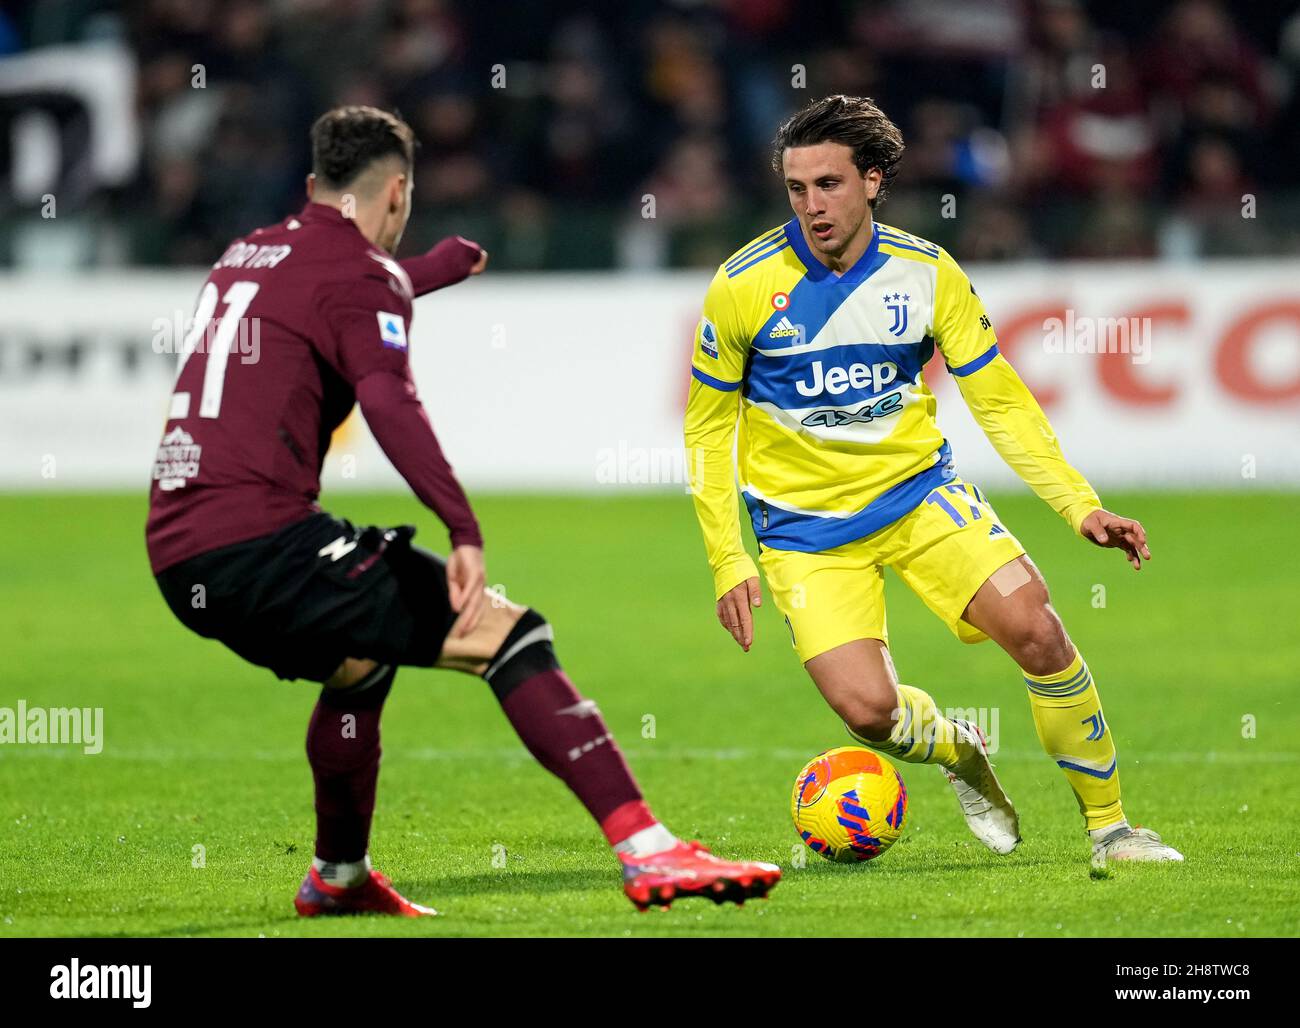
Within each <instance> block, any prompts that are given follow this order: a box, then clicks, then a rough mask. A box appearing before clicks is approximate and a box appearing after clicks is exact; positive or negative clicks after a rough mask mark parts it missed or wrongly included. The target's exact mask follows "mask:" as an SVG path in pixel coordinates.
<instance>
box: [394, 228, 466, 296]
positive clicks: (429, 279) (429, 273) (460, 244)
mask: <svg viewBox="0 0 1300 1028" xmlns="http://www.w3.org/2000/svg"><path fill="white" fill-rule="evenodd" d="M482 253H483V248H482V247H481V246H479V245H478V243H472V242H470V241H469V240H468V239H465V238H463V237H461V236H450V237H448V238H447V239H444V240H442V242H440V243H438V244H437V245H436V246H435V247H434V248H433V249H432V250H430V251H429V252H428V253H423V254H420V256H418V257H407V258H406V259H405V260H403V261H399V262H398V263H399V264H401V266H402V270H403V271H405V272H406V274H407V276H408V277H409V278H410V280H411V288H412V289H413V290H414V291H415V295H416V296H423V295H424V294H425V293H432V292H433V291H434V290H435V289H442V288H444V287H445V286H454V285H455V284H456V283H457V282H461V281H463V280H464V279H466V278H468V277H469V272H470V269H471V268H472V267H474V264H475V263H476V262H477V261H478V259H479V257H480V256H481V255H482Z"/></svg>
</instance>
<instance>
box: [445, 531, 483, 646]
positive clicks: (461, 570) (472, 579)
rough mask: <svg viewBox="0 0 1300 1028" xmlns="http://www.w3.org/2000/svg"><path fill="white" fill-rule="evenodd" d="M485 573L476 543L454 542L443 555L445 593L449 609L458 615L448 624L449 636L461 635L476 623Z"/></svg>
mask: <svg viewBox="0 0 1300 1028" xmlns="http://www.w3.org/2000/svg"><path fill="white" fill-rule="evenodd" d="M486 575H487V573H486V572H485V571H484V570H483V550H482V549H481V548H480V547H478V546H457V547H456V548H455V549H454V550H452V551H451V556H450V557H448V558H447V593H448V595H449V596H450V598H451V609H452V610H454V611H455V612H456V613H457V614H458V615H460V616H459V617H458V618H456V623H455V624H454V625H452V626H451V634H452V635H453V636H456V637H457V638H463V637H464V636H467V635H469V633H470V632H472V631H474V626H475V625H477V624H478V619H479V617H480V616H481V615H482V613H483V604H484V602H485V601H486V599H487V593H486V592H485V591H484V589H483V586H484V583H485V582H486V581H487V577H486Z"/></svg>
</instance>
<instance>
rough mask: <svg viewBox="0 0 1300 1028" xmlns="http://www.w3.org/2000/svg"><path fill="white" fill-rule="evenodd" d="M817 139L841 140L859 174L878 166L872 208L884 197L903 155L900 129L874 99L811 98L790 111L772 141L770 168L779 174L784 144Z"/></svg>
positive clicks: (816, 141) (813, 142) (813, 143)
mask: <svg viewBox="0 0 1300 1028" xmlns="http://www.w3.org/2000/svg"><path fill="white" fill-rule="evenodd" d="M819 143H842V144H844V145H845V146H847V147H848V148H849V149H851V150H852V151H853V164H854V166H855V167H856V168H857V169H858V171H859V172H861V173H862V174H866V173H867V172H868V171H869V170H870V169H872V168H879V169H880V174H881V175H882V176H884V178H883V179H882V181H881V183H880V190H879V191H878V192H877V193H876V197H875V199H874V200H871V201H870V204H871V206H872V207H873V208H874V207H875V206H876V204H878V203H879V202H880V201H882V200H883V199H884V198H885V193H886V192H887V191H888V189H889V185H890V183H891V182H893V181H894V176H895V175H897V174H898V163H899V161H900V160H901V159H902V157H903V149H904V147H903V133H901V132H900V131H898V126H897V125H895V124H894V123H893V122H892V121H890V120H889V118H888V117H887V116H886V115H885V112H884V111H882V110H881V109H880V108H879V107H877V106H876V104H875V101H874V100H872V99H871V98H870V97H866V96H844V95H842V94H836V95H835V96H827V97H823V98H822V99H820V100H813V101H812V102H811V103H809V104H808V105H807V106H806V107H804V108H803V109H802V110H800V111H797V112H796V113H794V114H792V115H791V116H790V117H789V118H787V119H786V120H785V122H784V123H783V124H782V125H781V127H780V128H779V129H777V130H776V138H775V139H774V140H773V141H772V169H773V170H774V171H775V172H776V173H777V174H778V175H779V174H781V170H782V168H781V157H782V155H783V154H784V153H785V151H786V148H787V147H791V146H816V145H818V144H819Z"/></svg>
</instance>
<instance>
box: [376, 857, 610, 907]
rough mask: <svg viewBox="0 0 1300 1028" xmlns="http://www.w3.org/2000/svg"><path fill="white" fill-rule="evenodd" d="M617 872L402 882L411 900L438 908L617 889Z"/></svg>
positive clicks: (497, 873) (512, 871)
mask: <svg viewBox="0 0 1300 1028" xmlns="http://www.w3.org/2000/svg"><path fill="white" fill-rule="evenodd" d="M618 885H619V875H618V869H617V868H611V867H593V868H591V869H590V870H583V869H578V868H575V869H574V870H571V871H530V870H527V869H525V868H500V869H499V870H494V871H485V872H483V873H481V874H471V875H448V876H447V877H445V878H427V879H422V880H419V879H415V880H413V879H403V881H402V886H401V887H402V891H403V892H404V893H405V894H406V895H408V896H429V897H430V900H429V902H431V903H432V904H433V905H434V906H435V907H436V906H437V905H438V899H439V898H440V897H443V896H482V895H484V894H487V893H520V894H527V895H530V896H533V895H536V894H538V893H547V892H589V891H591V890H592V889H603V890H609V889H611V888H617V887H618Z"/></svg>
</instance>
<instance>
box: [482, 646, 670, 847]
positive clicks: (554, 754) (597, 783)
mask: <svg viewBox="0 0 1300 1028" xmlns="http://www.w3.org/2000/svg"><path fill="white" fill-rule="evenodd" d="M501 709H502V710H504V711H505V713H506V717H508V718H509V719H510V724H511V725H513V726H514V729H515V731H516V732H517V733H519V738H520V739H521V740H522V741H523V744H524V745H525V746H526V747H528V752H529V753H531V754H532V755H533V756H534V757H536V758H537V761H538V763H540V764H541V765H542V766H543V767H544V768H546V770H548V771H550V772H551V773H552V774H554V775H555V776H556V777H557V778H559V779H560V781H562V782H564V784H565V785H567V786H568V787H569V788H570V789H571V790H572V791H573V794H574V795H575V796H577V797H578V799H579V800H580V801H581V802H582V805H583V806H584V807H586V808H587V811H588V812H589V813H590V814H591V816H592V817H594V818H595V819H596V821H597V822H598V823H599V824H600V826H601V830H602V831H604V832H605V836H606V838H608V839H609V841H610V842H611V843H618V842H621V841H622V840H623V839H625V838H627V837H628V836H629V835H631V834H632V833H633V832H636V831H639V830H640V829H642V828H648V827H649V826H650V825H653V824H654V823H655V818H654V815H652V814H651V813H650V808H649V807H647V806H646V804H645V802H644V801H643V800H642V798H641V790H640V789H639V788H638V787H637V784H636V780H635V779H634V778H633V777H632V772H631V770H630V769H629V768H628V766H627V761H625V760H624V759H623V754H622V752H621V751H620V750H619V748H618V744H617V743H616V742H614V736H613V735H611V734H610V731H609V729H608V728H607V727H606V726H605V721H604V719H603V718H602V717H601V716H600V711H599V710H598V709H597V708H596V704H595V702H594V701H592V700H584V699H583V698H582V697H581V696H579V695H578V691H577V690H576V689H575V688H574V687H573V683H572V682H570V681H569V678H568V676H567V675H566V674H565V673H564V672H563V671H561V670H559V669H558V668H555V669H553V670H546V671H539V672H537V673H535V674H533V675H530V676H529V677H527V678H525V679H524V680H523V681H521V682H519V684H518V685H516V686H514V687H513V688H511V689H510V691H509V692H508V693H507V694H506V695H505V697H504V698H503V699H502V700H501ZM615 836H617V838H615Z"/></svg>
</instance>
